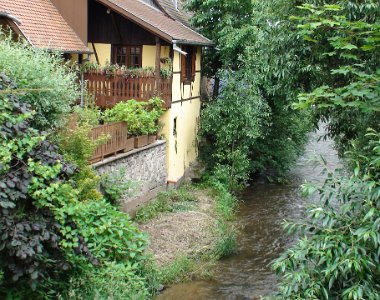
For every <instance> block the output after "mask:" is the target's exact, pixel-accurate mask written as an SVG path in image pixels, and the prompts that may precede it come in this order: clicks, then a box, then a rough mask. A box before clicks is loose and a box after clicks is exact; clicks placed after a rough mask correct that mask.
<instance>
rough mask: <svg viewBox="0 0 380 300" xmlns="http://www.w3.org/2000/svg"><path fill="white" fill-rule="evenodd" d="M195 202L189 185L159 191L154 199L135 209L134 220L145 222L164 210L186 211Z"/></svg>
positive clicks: (192, 206)
mask: <svg viewBox="0 0 380 300" xmlns="http://www.w3.org/2000/svg"><path fill="white" fill-rule="evenodd" d="M196 202H197V198H196V197H195V196H194V194H193V188H192V187H191V186H190V185H184V186H182V187H180V188H179V189H177V190H175V189H173V190H170V191H166V192H161V193H159V194H158V195H157V197H156V199H154V200H153V201H151V202H149V203H148V204H147V205H145V206H143V207H142V208H140V209H139V210H138V211H137V213H136V216H135V221H136V222H138V223H145V222H147V221H149V220H152V219H154V218H156V217H157V216H158V215H160V214H162V213H165V212H174V211H188V210H191V209H193V208H194V206H195V203H196Z"/></svg>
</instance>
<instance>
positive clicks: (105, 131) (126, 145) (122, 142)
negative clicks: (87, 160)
mask: <svg viewBox="0 0 380 300" xmlns="http://www.w3.org/2000/svg"><path fill="white" fill-rule="evenodd" d="M102 136H107V137H108V138H107V141H106V143H104V144H101V145H99V146H98V147H97V148H96V149H95V152H94V154H93V156H92V158H91V162H92V163H94V162H97V161H100V160H102V159H103V158H104V157H106V156H108V155H111V154H116V153H117V152H119V151H122V150H130V149H132V148H133V142H134V138H128V129H127V124H126V123H125V122H115V123H110V124H105V125H100V126H97V127H94V128H93V129H92V130H91V138H92V139H93V140H98V139H99V138H101V137H102Z"/></svg>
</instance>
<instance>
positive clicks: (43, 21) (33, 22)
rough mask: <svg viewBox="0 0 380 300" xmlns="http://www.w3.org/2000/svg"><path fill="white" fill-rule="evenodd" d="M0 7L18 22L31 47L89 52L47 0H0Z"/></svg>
mask: <svg viewBox="0 0 380 300" xmlns="http://www.w3.org/2000/svg"><path fill="white" fill-rule="evenodd" d="M0 7H3V8H2V10H3V11H5V12H6V13H8V14H10V15H12V16H14V17H16V18H17V20H18V21H20V22H21V24H16V25H17V26H18V28H19V29H20V31H21V32H22V34H23V35H24V36H25V37H26V39H27V40H28V41H29V43H30V44H31V45H32V46H34V47H37V48H44V49H49V50H59V51H62V52H80V53H85V52H90V51H89V49H88V48H87V47H86V46H85V45H84V44H83V42H82V41H81V40H80V38H79V37H78V35H77V34H76V33H75V32H74V30H73V29H72V28H71V27H70V26H69V25H68V24H67V22H66V21H65V19H64V18H63V17H62V16H61V15H60V13H59V12H58V10H57V9H56V7H55V6H54V5H53V3H51V2H50V0H0Z"/></svg>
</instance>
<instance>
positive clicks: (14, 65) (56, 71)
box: [0, 32, 78, 131]
mask: <svg viewBox="0 0 380 300" xmlns="http://www.w3.org/2000/svg"><path fill="white" fill-rule="evenodd" d="M0 70H2V72H3V73H4V74H5V75H7V76H8V77H10V78H12V80H13V81H14V82H15V83H16V84H17V86H18V88H19V89H22V90H24V91H25V93H23V94H20V100H21V101H22V102H26V103H29V104H30V105H31V106H32V108H33V110H35V112H36V114H35V116H34V118H33V120H31V125H32V126H33V127H35V128H38V129H40V130H44V131H48V130H49V129H54V128H59V127H62V126H63V125H64V118H65V115H66V114H67V113H69V111H70V105H71V104H73V102H74V101H75V100H76V99H77V97H78V93H77V90H78V88H77V84H76V83H75V82H76V81H75V78H76V75H75V73H73V72H72V71H71V70H70V68H69V66H68V65H67V64H64V62H63V59H62V58H61V57H60V54H57V53H49V52H47V51H44V50H39V49H36V48H32V47H31V46H29V45H27V44H26V43H20V42H13V41H12V37H11V36H9V37H6V36H5V35H4V34H3V33H1V32H0Z"/></svg>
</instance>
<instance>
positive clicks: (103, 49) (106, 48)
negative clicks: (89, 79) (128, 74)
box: [88, 43, 170, 68]
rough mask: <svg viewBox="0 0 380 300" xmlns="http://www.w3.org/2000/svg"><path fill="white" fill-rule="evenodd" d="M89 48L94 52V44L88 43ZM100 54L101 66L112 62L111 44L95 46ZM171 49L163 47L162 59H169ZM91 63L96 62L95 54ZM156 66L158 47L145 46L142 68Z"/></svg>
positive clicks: (91, 57) (91, 58)
mask: <svg viewBox="0 0 380 300" xmlns="http://www.w3.org/2000/svg"><path fill="white" fill-rule="evenodd" d="M88 48H89V49H90V50H91V51H93V52H94V49H93V47H92V43H88ZM95 49H96V52H97V53H98V57H99V62H100V65H102V66H103V65H105V64H106V63H107V62H108V63H109V62H110V61H111V44H95ZM169 53H170V47H169V46H161V58H164V57H169ZM90 61H91V62H94V63H95V62H96V57H95V54H92V55H91V56H90ZM155 65H156V46H148V45H143V51H142V67H143V68H145V67H153V68H154V67H155Z"/></svg>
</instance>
